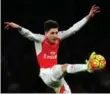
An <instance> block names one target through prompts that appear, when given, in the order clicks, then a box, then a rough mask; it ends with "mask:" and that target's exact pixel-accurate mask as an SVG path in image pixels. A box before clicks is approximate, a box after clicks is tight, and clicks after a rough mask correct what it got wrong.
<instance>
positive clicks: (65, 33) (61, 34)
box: [58, 5, 100, 39]
mask: <svg viewBox="0 0 110 94" xmlns="http://www.w3.org/2000/svg"><path fill="white" fill-rule="evenodd" d="M99 12H100V8H99V7H98V6H96V5H93V6H92V8H91V10H90V12H89V14H88V15H87V16H86V17H84V18H83V19H82V20H80V21H79V22H77V23H76V24H74V25H73V26H72V27H70V28H69V29H67V30H64V31H60V32H58V36H59V38H60V39H65V38H67V37H69V36H71V35H72V34H75V33H76V32H77V31H79V30H80V29H81V28H82V27H83V26H84V25H85V24H86V23H87V22H88V21H89V20H90V19H91V18H93V17H94V15H95V14H96V13H99Z"/></svg>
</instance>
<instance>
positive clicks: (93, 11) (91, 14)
mask: <svg viewBox="0 0 110 94" xmlns="http://www.w3.org/2000/svg"><path fill="white" fill-rule="evenodd" d="M97 13H100V7H98V6H96V5H93V6H92V8H91V10H90V12H89V14H88V17H89V18H92V17H94V16H95V14H97Z"/></svg>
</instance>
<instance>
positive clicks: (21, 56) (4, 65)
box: [1, 0, 110, 93]
mask: <svg viewBox="0 0 110 94" xmlns="http://www.w3.org/2000/svg"><path fill="white" fill-rule="evenodd" d="M93 4H96V5H98V6H99V7H100V8H101V13H100V14H97V15H96V16H95V17H94V18H93V19H92V20H91V21H89V22H88V24H87V25H85V26H84V27H83V28H82V29H81V30H80V31H79V32H77V33H76V34H75V35H72V36H71V37H69V38H67V39H65V41H62V43H61V45H60V49H59V63H60V64H64V63H71V64H75V63H78V64H79V63H80V64H81V63H82V64H84V60H85V59H86V58H88V57H89V55H90V54H91V52H92V51H96V52H97V53H99V54H102V55H103V56H104V57H105V58H106V60H107V66H106V68H105V69H104V70H102V71H97V72H94V73H92V74H89V73H87V72H81V73H77V74H73V75H67V76H66V77H65V79H66V80H67V83H68V84H69V86H70V88H71V91H72V92H73V93H75V92H76V93H80V92H86V93H87V92H110V34H109V32H110V3H109V0H2V22H4V21H12V22H15V23H18V24H19V25H21V26H23V27H25V28H28V29H29V30H31V31H32V32H33V33H40V34H44V31H43V24H44V22H45V21H46V20H48V19H53V20H56V21H58V22H59V25H60V30H64V29H68V28H69V27H70V26H72V25H73V24H74V23H75V22H77V21H79V20H80V19H82V18H83V17H84V16H86V15H87V14H88V13H89V10H90V8H91V6H92V5H93ZM1 33H2V36H1V37H2V40H1V42H2V46H1V50H2V53H1V54H2V56H1V59H2V60H1V69H2V71H1V91H2V92H22V93H23V92H25V93H26V92H33V93H35V92H37V93H46V92H54V91H53V90H52V89H50V88H49V87H47V86H46V85H45V84H44V83H43V82H42V80H41V79H40V78H39V77H38V75H39V66H38V64H37V61H36V56H35V49H34V43H33V42H32V41H29V40H28V39H26V38H24V37H23V36H21V35H20V34H19V33H18V32H17V31H15V30H13V31H11V30H8V31H7V30H4V29H3V28H2V32H1Z"/></svg>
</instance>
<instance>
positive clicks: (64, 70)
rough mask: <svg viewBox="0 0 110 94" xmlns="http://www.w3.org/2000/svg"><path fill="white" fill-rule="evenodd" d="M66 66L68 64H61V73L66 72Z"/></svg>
mask: <svg viewBox="0 0 110 94" xmlns="http://www.w3.org/2000/svg"><path fill="white" fill-rule="evenodd" d="M67 66H68V64H63V65H62V71H63V72H66V69H67Z"/></svg>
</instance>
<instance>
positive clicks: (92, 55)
mask: <svg viewBox="0 0 110 94" xmlns="http://www.w3.org/2000/svg"><path fill="white" fill-rule="evenodd" d="M95 55H96V52H95V51H93V52H92V53H91V55H90V59H92V58H94V56H95Z"/></svg>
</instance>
